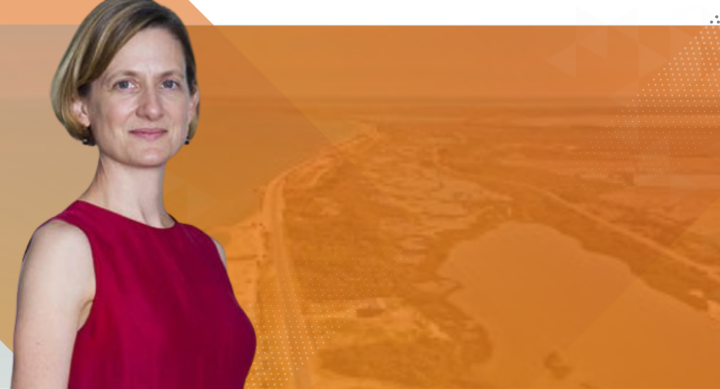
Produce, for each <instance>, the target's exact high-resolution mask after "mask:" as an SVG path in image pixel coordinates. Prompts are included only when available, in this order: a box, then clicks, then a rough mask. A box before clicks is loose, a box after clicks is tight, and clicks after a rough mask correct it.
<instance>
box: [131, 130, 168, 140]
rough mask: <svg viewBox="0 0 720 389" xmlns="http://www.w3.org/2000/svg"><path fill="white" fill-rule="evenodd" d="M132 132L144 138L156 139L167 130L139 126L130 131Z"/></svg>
mask: <svg viewBox="0 0 720 389" xmlns="http://www.w3.org/2000/svg"><path fill="white" fill-rule="evenodd" d="M130 133H131V134H133V135H135V136H137V137H140V138H143V139H147V140H154V139H157V138H159V137H161V136H163V135H165V134H166V133H167V130H163V129H161V128H139V129H137V130H132V131H130Z"/></svg>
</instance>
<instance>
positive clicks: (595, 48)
mask: <svg viewBox="0 0 720 389" xmlns="http://www.w3.org/2000/svg"><path fill="white" fill-rule="evenodd" d="M577 42H578V43H579V44H580V45H582V47H584V48H586V49H588V50H590V51H592V52H593V53H595V54H597V55H599V56H600V57H601V58H602V59H607V27H605V26H602V27H600V28H598V29H597V31H595V32H593V33H591V34H590V35H586V36H583V37H578V38H577Z"/></svg>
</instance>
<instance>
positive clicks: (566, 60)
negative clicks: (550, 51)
mask: <svg viewBox="0 0 720 389" xmlns="http://www.w3.org/2000/svg"><path fill="white" fill-rule="evenodd" d="M547 62H548V63H550V64H551V65H553V66H555V67H556V68H558V69H560V70H562V71H563V72H565V73H567V74H569V75H570V76H572V77H575V71H576V69H577V44H575V43H573V44H571V45H570V46H568V47H566V48H565V49H563V50H562V51H560V52H558V53H557V54H555V55H553V56H552V57H550V58H548V59H547Z"/></svg>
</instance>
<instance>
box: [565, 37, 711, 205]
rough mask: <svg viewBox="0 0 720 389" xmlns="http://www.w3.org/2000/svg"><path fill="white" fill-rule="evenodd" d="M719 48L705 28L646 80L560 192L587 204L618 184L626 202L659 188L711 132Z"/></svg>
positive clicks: (569, 170)
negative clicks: (641, 191)
mask: <svg viewBox="0 0 720 389" xmlns="http://www.w3.org/2000/svg"><path fill="white" fill-rule="evenodd" d="M719 42H720V39H719V38H718V34H717V28H716V27H715V26H706V27H705V28H704V29H703V30H702V31H700V32H699V34H698V35H697V36H695V37H694V38H693V39H692V40H691V41H690V42H688V43H687V44H686V45H685V46H684V47H683V49H682V51H680V52H679V53H677V55H676V56H674V57H673V58H672V60H671V61H670V62H668V63H667V64H665V65H664V66H663V67H662V70H661V71H659V72H657V73H656V74H655V75H653V76H651V77H652V80H649V81H650V82H648V83H647V84H646V85H644V86H641V87H640V88H639V90H638V93H637V94H636V96H634V98H632V99H631V100H630V101H629V102H628V103H627V104H625V107H623V108H622V109H620V112H616V113H615V115H614V117H613V118H611V119H610V122H609V123H607V125H605V127H604V128H601V129H600V130H599V131H597V134H596V135H595V136H594V137H593V139H592V140H591V141H590V143H589V144H588V145H587V146H585V147H584V148H583V150H582V151H581V154H580V155H579V157H575V158H574V161H571V162H570V165H569V166H567V167H566V168H565V169H564V171H563V177H561V178H562V182H561V183H560V186H561V187H562V191H563V192H564V193H572V195H574V196H576V197H577V198H578V199H583V198H588V199H589V198H591V197H592V193H594V192H595V191H596V190H597V188H598V187H600V186H603V185H604V184H606V185H615V186H616V185H618V184H620V185H626V186H628V188H629V189H631V190H628V191H625V192H624V194H622V195H620V197H625V198H624V199H625V200H627V197H628V196H631V195H633V193H634V189H636V188H639V187H652V186H662V185H663V183H664V182H665V181H664V180H667V178H668V175H669V174H670V173H673V172H675V171H676V169H677V168H678V167H679V165H680V162H681V161H682V159H683V158H686V157H688V156H690V155H692V154H694V153H697V152H698V151H699V150H700V149H701V148H702V146H704V145H705V144H706V143H707V140H708V138H709V137H710V136H712V135H713V132H714V131H715V130H716V129H717V92H718V87H719V85H720V84H719V83H718V79H717V72H718V71H719V70H720V69H719V68H720V61H718V55H717V54H718V53H717V52H718V45H719V44H720V43H719ZM578 178H580V181H578V180H577V179H578ZM589 183H592V184H591V185H589Z"/></svg>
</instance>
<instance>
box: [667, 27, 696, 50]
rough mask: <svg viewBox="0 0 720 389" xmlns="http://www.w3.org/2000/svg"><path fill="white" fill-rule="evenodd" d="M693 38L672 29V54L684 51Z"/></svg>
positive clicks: (676, 29) (674, 28) (677, 29)
mask: <svg viewBox="0 0 720 389" xmlns="http://www.w3.org/2000/svg"><path fill="white" fill-rule="evenodd" d="M692 39H693V37H692V36H690V35H688V34H686V33H685V32H683V31H682V30H680V29H679V28H676V27H670V52H671V53H672V54H673V55H675V54H677V53H679V52H680V51H681V50H683V48H684V47H686V46H687V45H688V44H689V43H690V41H692Z"/></svg>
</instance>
